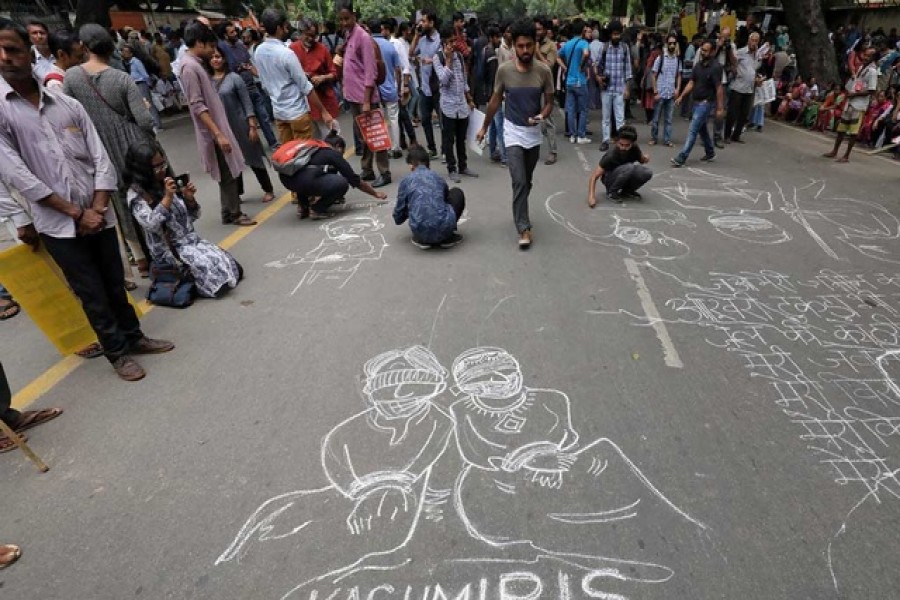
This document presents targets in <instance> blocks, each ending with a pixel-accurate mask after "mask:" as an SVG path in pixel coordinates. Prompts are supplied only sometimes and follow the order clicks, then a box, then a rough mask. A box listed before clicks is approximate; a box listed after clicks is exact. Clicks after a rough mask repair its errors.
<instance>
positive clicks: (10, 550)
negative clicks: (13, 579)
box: [0, 544, 22, 569]
mask: <svg viewBox="0 0 900 600" xmlns="http://www.w3.org/2000/svg"><path fill="white" fill-rule="evenodd" d="M20 556H22V549H21V548H19V547H18V546H16V545H13V544H2V545H0V569H5V568H6V567H8V566H9V565H11V564H13V563H14V562H16V561H17V560H19V557H20Z"/></svg>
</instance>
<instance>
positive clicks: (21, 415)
mask: <svg viewBox="0 0 900 600" xmlns="http://www.w3.org/2000/svg"><path fill="white" fill-rule="evenodd" d="M11 404H12V392H11V391H10V389H9V382H8V381H7V380H6V373H5V372H4V371H3V363H0V419H2V420H3V422H4V423H6V424H7V425H9V428H10V429H12V430H13V431H15V432H16V433H18V434H19V436H20V437H21V438H23V439H26V438H25V436H24V435H23V433H22V432H24V431H26V430H28V429H31V428H32V427H37V426H38V425H41V424H43V423H46V422H47V421H50V420H52V419H55V418H56V417H58V416H59V415H61V414H62V412H63V410H62V409H61V408H45V409H43V410H28V411H25V412H19V411H17V410H16V409H14V408H11V407H10V405H11ZM15 447H16V444H15V443H14V442H13V441H12V440H11V439H9V438H8V437H6V436H5V435H4V436H3V437H0V454H3V453H4V452H9V451H10V450H13V449H14V448H15ZM0 555H2V550H0ZM0 564H2V559H0Z"/></svg>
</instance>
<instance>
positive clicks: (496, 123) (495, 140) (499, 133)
mask: <svg viewBox="0 0 900 600" xmlns="http://www.w3.org/2000/svg"><path fill="white" fill-rule="evenodd" d="M503 119H504V114H503V107H502V106H501V107H500V109H499V110H498V111H497V112H496V113H494V120H493V121H491V127H490V130H489V131H490V142H489V143H488V150H490V153H491V156H494V151H495V150H496V149H497V148H498V147H499V148H500V162H504V163H505V162H506V144H505V143H503Z"/></svg>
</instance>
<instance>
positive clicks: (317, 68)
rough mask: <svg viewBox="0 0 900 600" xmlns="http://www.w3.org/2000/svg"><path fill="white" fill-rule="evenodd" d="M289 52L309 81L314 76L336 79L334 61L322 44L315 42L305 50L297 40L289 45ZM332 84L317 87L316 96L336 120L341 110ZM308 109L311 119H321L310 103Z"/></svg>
mask: <svg viewBox="0 0 900 600" xmlns="http://www.w3.org/2000/svg"><path fill="white" fill-rule="evenodd" d="M291 50H293V51H294V54H296V55H297V59H298V60H299V61H300V66H301V67H303V72H304V73H306V76H307V77H309V80H310V81H312V78H313V77H314V76H316V75H334V76H335V77H337V69H335V67H334V61H332V60H331V54H330V53H329V52H328V48H326V47H325V45H324V44H322V43H320V42H316V43H315V44H313V47H312V48H310V49H309V50H307V49H306V46H304V45H303V42H301V41H299V40H298V41H296V42H294V43H293V44H291ZM334 83H335V82H334V81H329V82H326V83H322V84H320V85H317V86H316V94H317V95H318V96H319V100H321V101H322V104H323V105H324V106H325V110H327V111H328V114H330V115H331V116H332V117H335V118H337V116H338V115H340V114H341V110H340V107H339V106H338V100H337V94H336V93H335V91H334ZM309 109H310V114H311V115H312V118H313V119H315V120H316V121H318V120H319V119H321V118H322V115H321V114H320V113H319V110H318V109H316V107H314V106H313V105H312V103H310V105H309Z"/></svg>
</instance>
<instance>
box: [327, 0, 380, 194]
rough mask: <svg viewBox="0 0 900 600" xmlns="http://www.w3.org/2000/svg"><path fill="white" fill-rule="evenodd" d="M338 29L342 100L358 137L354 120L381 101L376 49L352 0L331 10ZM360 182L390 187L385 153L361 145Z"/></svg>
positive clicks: (339, 3)
mask: <svg viewBox="0 0 900 600" xmlns="http://www.w3.org/2000/svg"><path fill="white" fill-rule="evenodd" d="M335 10H336V11H337V15H338V20H339V22H340V24H341V28H342V29H343V30H344V36H345V39H346V40H347V43H346V44H344V45H343V46H342V47H340V48H339V49H338V51H337V54H338V56H339V57H340V60H339V61H338V60H335V64H336V65H337V66H338V72H339V76H340V77H341V83H342V85H343V91H344V100H346V101H347V103H348V104H349V105H350V113H351V114H352V115H353V117H354V128H355V129H356V130H357V131H358V132H359V133H360V135H362V131H361V130H360V128H359V126H358V125H357V124H356V120H355V119H356V117H357V116H358V115H361V114H363V113H367V112H370V111H372V110H379V108H380V107H379V104H378V103H379V102H380V101H381V97H380V96H379V95H378V59H377V56H376V53H375V50H376V48H378V46H377V43H376V42H375V40H373V39H372V36H370V35H369V34H368V33H366V30H365V29H363V28H362V26H360V25H359V23H357V22H356V13H355V12H354V11H353V0H338V2H337V5H336V6H335ZM373 161H374V162H375V163H376V164H377V165H378V173H379V176H378V178H377V179H376V178H375V171H374V170H373V169H372V162H373ZM362 178H363V180H364V181H371V182H372V187H373V188H379V187H384V186H386V185H388V184H390V183H391V163H390V161H389V159H388V153H387V150H381V151H378V152H373V151H372V149H371V148H369V144H368V143H366V144H363V155H362Z"/></svg>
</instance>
